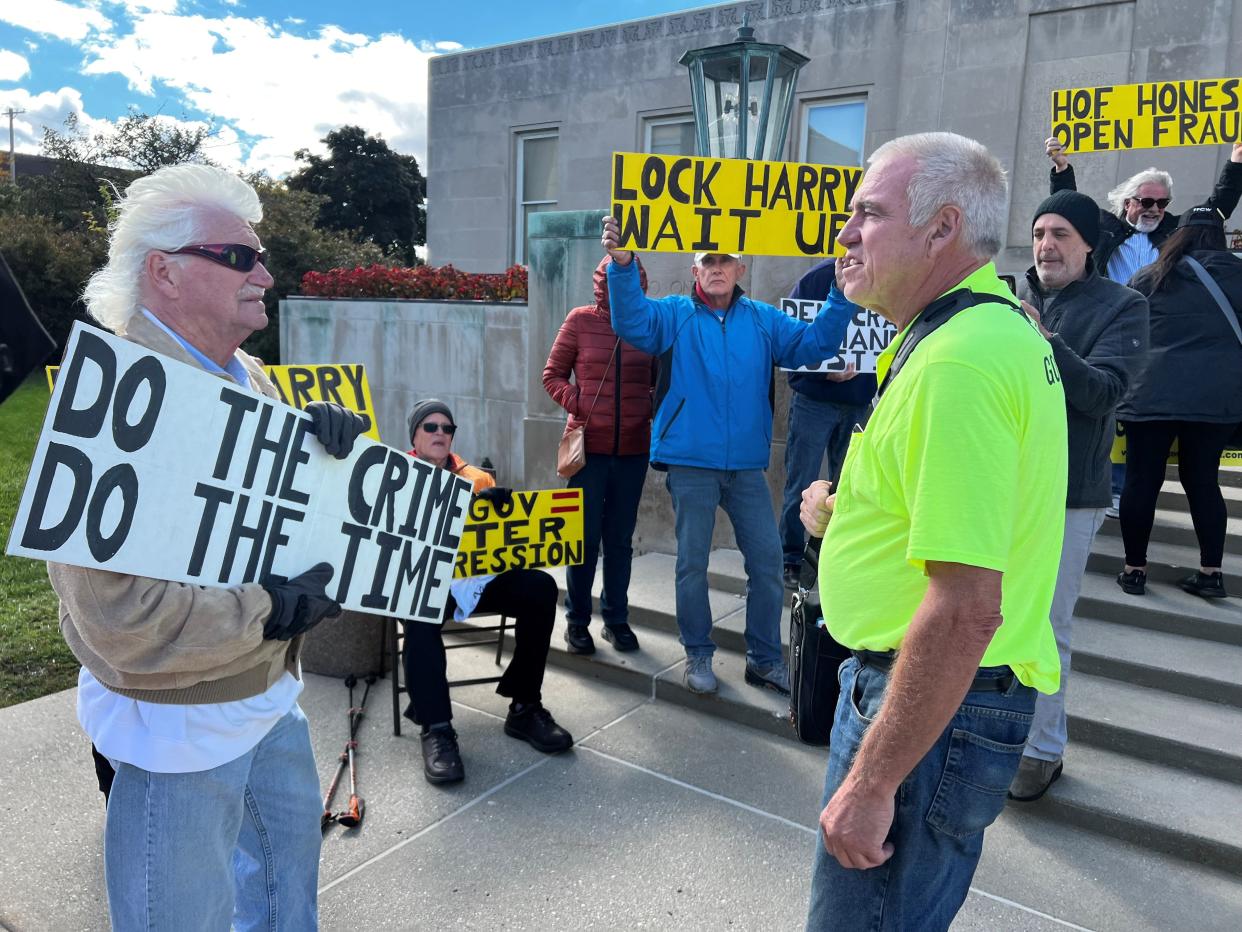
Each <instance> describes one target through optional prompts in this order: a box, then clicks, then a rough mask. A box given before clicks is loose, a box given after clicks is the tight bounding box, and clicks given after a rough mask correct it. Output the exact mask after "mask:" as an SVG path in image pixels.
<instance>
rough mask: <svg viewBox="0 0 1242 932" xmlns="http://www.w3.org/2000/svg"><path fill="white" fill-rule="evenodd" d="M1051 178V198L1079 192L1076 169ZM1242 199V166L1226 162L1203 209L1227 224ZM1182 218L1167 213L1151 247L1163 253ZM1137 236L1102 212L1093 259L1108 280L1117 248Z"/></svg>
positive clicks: (1117, 218)
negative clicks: (1216, 213)
mask: <svg viewBox="0 0 1242 932" xmlns="http://www.w3.org/2000/svg"><path fill="white" fill-rule="evenodd" d="M1049 178H1050V182H1049V185H1048V190H1049V193H1051V194H1056V193H1057V192H1058V191H1077V190H1078V184H1077V182H1076V181H1075V180H1074V166H1073V165H1069V166H1067V167H1066V169H1065V171H1063V172H1059V171H1057V170H1056V169H1055V168H1053V169H1052V170H1051V172H1050V174H1049ZM1239 197H1242V163H1240V162H1226V163H1225V167H1224V168H1222V169H1221V171H1220V177H1219V178H1218V179H1216V187H1215V188H1213V189H1212V194H1211V196H1210V197H1209V198H1208V199H1207V200H1206V201H1204V202H1203V206H1205V207H1215V208H1216V209H1217V210H1219V211H1220V212H1221V213H1222V214H1223V215H1224V217H1225V219H1226V220H1227V219H1229V216H1230V214H1232V213H1233V209H1234V208H1235V207H1237V206H1238V198H1239ZM1180 217H1181V214H1174V213H1170V212H1168V211H1165V214H1164V219H1163V220H1161V221H1160V225H1159V226H1157V227H1156V229H1154V230H1152V232H1151V233H1150V234H1148V236H1149V238H1150V239H1151V244H1152V245H1153V246H1155V247H1156V248H1157V249H1159V248H1160V246H1161V244H1162V243H1164V241H1165V240H1166V239H1168V238H1169V236H1171V235H1172V233H1173V231H1174V230H1176V229H1177V221H1178V219H1179V218H1180ZM1133 233H1134V227H1132V226H1130V224H1129V223H1127V222H1126V220H1125V218H1124V217H1120V216H1118V215H1117V214H1112V213H1109V212H1108V211H1107V210H1105V209H1103V208H1100V238H1099V239H1098V240H1096V242H1095V252H1094V253H1093V255H1094V256H1095V267H1096V269H1098V270H1099V273H1100V274H1101V275H1103V276H1104V277H1105V278H1107V277H1108V260H1109V259H1111V258H1112V257H1113V253H1114V252H1116V251H1117V247H1118V246H1120V245H1121V244H1122V243H1124V242H1125V241H1126V239H1128V238H1129V237H1130V236H1131V235H1132V234H1133Z"/></svg>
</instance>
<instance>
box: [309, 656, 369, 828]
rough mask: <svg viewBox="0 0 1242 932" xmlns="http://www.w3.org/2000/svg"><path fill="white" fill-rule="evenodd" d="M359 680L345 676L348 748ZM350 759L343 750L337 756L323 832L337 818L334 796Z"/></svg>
mask: <svg viewBox="0 0 1242 932" xmlns="http://www.w3.org/2000/svg"><path fill="white" fill-rule="evenodd" d="M357 682H358V678H357V677H356V676H354V675H353V674H352V673H351V674H349V676H347V677H345V685H346V687H348V689H349V712H348V713H347V714H348V715H349V741H348V742H347V743H346V748H348V747H349V745H350V744H352V743H353V740H354V731H355V727H356V726H355V723H354V686H355V685H356V684H357ZM367 688H368V689H370V686H369V685H368V687H367ZM348 760H349V758H348V757H347V756H346V752H345V751H342V752H341V756H340V757H339V758H337V765H336V773H335V774H333V776H332V782H331V783H329V784H328V792H327V793H326V794H325V795H324V798H323V814H322V815H321V816H320V817H319V830H320V831H321V832H326V831H327V830H328V826H329V825H331V824H332V823H333V822H334V821H335V820H336V816H335V815H333V813H332V809H331V806H332V797H334V796H335V795H336V788H337V786H338V785H339V784H340V782H341V775H342V774H343V773H344V772H345V765H346V763H347V762H348Z"/></svg>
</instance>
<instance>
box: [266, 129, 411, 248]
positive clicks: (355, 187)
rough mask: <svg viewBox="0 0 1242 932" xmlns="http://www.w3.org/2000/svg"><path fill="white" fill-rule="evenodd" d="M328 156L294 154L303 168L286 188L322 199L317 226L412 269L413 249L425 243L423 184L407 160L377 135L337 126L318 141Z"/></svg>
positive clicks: (291, 177) (407, 156)
mask: <svg viewBox="0 0 1242 932" xmlns="http://www.w3.org/2000/svg"><path fill="white" fill-rule="evenodd" d="M323 142H324V144H325V145H327V147H328V157H327V158H323V157H321V156H318V155H312V154H311V153H310V152H309V151H308V150H306V149H299V150H298V151H297V152H296V153H294V155H295V157H296V158H297V159H298V161H300V162H305V163H306V165H305V166H304V167H302V168H300V169H299V170H298V171H296V172H294V173H293V174H292V175H290V176H289V182H288V183H289V187H290V188H291V189H293V190H295V191H309V192H311V193H312V194H318V195H321V196H323V197H324V201H323V203H322V204H321V206H320V208H319V220H318V222H319V226H321V227H325V228H327V229H330V230H339V231H342V232H349V233H350V235H352V236H353V237H354V239H355V240H357V241H359V242H364V241H370V242H373V243H375V244H377V245H378V246H380V247H381V248H382V249H383V250H384V253H385V255H388V256H390V257H394V258H398V259H400V260H401V261H402V262H404V263H406V264H408V265H413V264H415V263H416V262H417V258H416V257H415V254H414V247H415V246H421V245H422V244H423V243H424V242H426V223H427V221H426V213H425V211H424V209H423V198H424V197H425V195H426V193H427V185H426V181H425V180H424V179H423V176H422V173H421V172H420V171H419V170H418V160H417V159H415V158H414V156H412V155H401V154H400V153H397V152H393V151H392V149H390V148H389V147H388V143H386V142H385V141H384V140H383V139H382V138H380V137H379V136H368V135H367V134H366V132H365V131H364V130H363V129H362V128H361V127H358V126H342V127H341V128H340V129H338V130H333V131H332V132H330V133H328V135H327V136H325V137H324V138H323Z"/></svg>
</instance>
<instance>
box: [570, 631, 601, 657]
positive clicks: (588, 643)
mask: <svg viewBox="0 0 1242 932" xmlns="http://www.w3.org/2000/svg"><path fill="white" fill-rule="evenodd" d="M565 643H566V644H568V645H569V652H570V653H571V654H593V653H595V639H594V638H592V637H591V629H590V628H588V627H587V626H586V625H574V624H570V625H566V626H565Z"/></svg>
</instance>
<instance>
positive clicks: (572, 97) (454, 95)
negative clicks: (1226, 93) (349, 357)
mask: <svg viewBox="0 0 1242 932" xmlns="http://www.w3.org/2000/svg"><path fill="white" fill-rule="evenodd" d="M690 5H693V4H692V0H687V6H690ZM744 12H748V13H749V14H750V18H751V25H752V26H754V27H755V32H756V37H757V38H758V39H759V40H760V41H764V42H780V43H784V44H786V45H788V46H790V47H791V48H793V49H795V50H797V51H799V52H802V53H804V54H806V55H808V56H810V58H811V61H810V63H809V64H808V65H806V67H805V68H803V70H802V72H801V75H800V77H799V82H798V97H797V103H796V105H795V107H794V115H793V121H794V122H793V125H792V126H791V129H790V132H789V139H788V142H787V147H786V151H785V154H784V158H787V159H794V160H796V159H797V158H798V153H799V143H800V139H799V135H800V133H799V128H800V125H801V124H800V121H801V117H802V112H803V110H804V107H805V106H806V104H807V103H809V102H813V101H816V100H821V99H824V98H830V97H834V96H862V97H865V98H866V102H867V122H866V131H865V147H866V150H867V151H868V152H870V151H873V150H874V149H875V148H876V147H877V146H878V145H880V144H881V143H883V142H885V141H887V140H889V139H892V138H894V137H896V136H900V135H903V134H906V133H914V132H924V131H928V130H952V131H955V132H959V133H964V134H966V135H968V136H972V137H974V138H976V139H978V140H980V141H981V142H983V143H984V144H986V145H987V146H988V148H989V149H990V150H991V151H992V152H993V153H995V154H996V155H997V157H998V158H1000V160H1001V161H1002V163H1003V164H1004V165H1005V166H1006V168H1007V169H1008V170H1009V172H1010V178H1011V184H1012V191H1013V194H1012V202H1011V210H1010V222H1009V230H1008V241H1007V243H1006V248H1005V249H1004V250H1003V252H1002V254H1001V256H1000V257H999V260H998V262H999V265H1000V267H1001V271H1002V272H1007V273H1021V272H1022V271H1023V270H1025V268H1026V267H1027V266H1029V265H1030V262H1031V256H1030V225H1029V224H1030V217H1031V214H1032V213H1033V211H1034V208H1035V206H1036V205H1037V204H1038V202H1039V201H1040V200H1041V199H1042V198H1043V197H1044V196H1045V195H1046V193H1047V189H1048V168H1049V162H1048V160H1047V158H1046V157H1045V155H1044V152H1043V140H1044V138H1045V137H1046V136H1047V135H1048V132H1049V125H1050V112H1049V108H1050V93H1051V91H1052V89H1053V88H1054V87H1082V86H1091V85H1095V84H1105V83H1114V82H1118V83H1126V82H1137V81H1149V80H1167V79H1173V78H1205V77H1218V76H1228V75H1235V74H1239V73H1242V3H1239V2H1234V0H750V2H744V3H728V4H721V5H717V6H709V7H700V8H698V9H692V10H687V11H685V12H681V13H675V14H670V15H668V16H660V17H651V18H647V19H641V20H636V21H633V22H627V23H619V24H617V25H612V26H602V27H600V28H597V29H591V30H585V31H582V32H576V33H567V34H564V35H557V36H548V37H543V38H537V39H532V40H530V41H527V42H517V43H512V44H509V45H503V46H496V47H493V48H483V49H473V50H470V51H463V52H458V53H453V54H449V55H444V56H439V57H436V58H433V59H431V60H430V62H429V66H428V67H429V70H430V77H429V107H428V151H427V164H428V172H427V177H428V224H427V226H428V235H429V239H428V250H429V254H430V257H431V261H433V262H435V263H437V264H438V263H444V262H452V263H453V264H454V265H456V266H458V267H459V268H464V269H471V270H487V269H495V268H503V267H504V266H505V265H506V264H508V262H509V260H510V258H511V256H512V254H513V252H512V250H513V240H514V237H515V219H514V218H515V210H516V207H515V203H514V197H515V195H514V192H515V171H516V158H517V154H516V139H517V135H518V134H519V133H522V132H524V131H527V130H535V129H555V130H556V131H557V133H558V135H559V140H560V143H559V154H558V158H559V165H558V178H559V182H560V192H559V202H558V204H557V207H556V209H557V210H560V211H578V210H591V209H599V208H603V207H606V206H607V198H608V184H609V177H610V166H611V162H610V158H609V156H610V153H612V152H613V151H642V149H643V145H644V136H643V127H644V120H645V119H646V118H647V117H649V116H653V115H662V114H668V113H688V112H689V110H690V89H689V80H688V78H687V74H686V69H685V68H684V67H682V66H680V65H678V64H677V60H678V58H679V57H680V55H681V54H682V52H684V51H686V50H687V49H690V48H699V47H703V46H709V45H714V44H718V43H723V42H728V41H732V39H733V38H734V36H735V34H736V27H737V26H738V25H739V24H740V22H741V17H742V14H743V13H744ZM1228 154H1229V149H1228V146H1207V147H1197V148H1185V149H1163V150H1159V151H1151V150H1146V151H1143V150H1140V151H1133V152H1122V153H1112V154H1110V153H1097V154H1092V155H1083V156H1079V157H1077V158H1075V159H1074V165H1075V168H1076V172H1077V174H1078V178H1079V183H1080V186H1081V190H1083V191H1084V192H1086V193H1089V194H1091V195H1092V196H1094V197H1096V198H1097V199H1099V200H1103V198H1104V196H1105V194H1106V193H1107V191H1108V190H1109V189H1110V188H1111V187H1113V185H1115V184H1116V183H1117V182H1118V181H1120V180H1122V179H1124V178H1126V177H1129V176H1130V175H1131V174H1133V173H1134V172H1136V171H1138V170H1140V169H1143V168H1146V167H1148V166H1149V165H1151V164H1153V163H1154V164H1156V165H1158V166H1159V167H1161V168H1166V169H1167V170H1169V171H1170V172H1172V174H1173V177H1174V180H1175V182H1176V191H1175V199H1174V207H1173V209H1174V210H1179V209H1181V208H1184V207H1186V206H1189V205H1191V204H1195V203H1198V202H1199V201H1201V200H1202V199H1203V198H1204V197H1206V196H1207V194H1208V193H1209V192H1210V191H1211V188H1212V183H1213V181H1214V179H1215V177H1216V175H1217V174H1218V173H1219V171H1220V167H1221V165H1222V164H1223V162H1224V161H1225V160H1226V159H1227V158H1228ZM809 264H810V263H809V262H808V261H807V260H798V259H780V258H759V259H756V260H755V261H754V262H753V263H752V268H751V271H750V275H749V276H748V281H747V282H746V283H745V284H746V286H747V287H748V289H749V290H750V292H751V293H752V294H753V295H755V296H756V297H759V298H762V299H764V300H772V299H773V298H775V297H776V296H778V295H779V294H782V293H784V292H786V291H787V290H788V289H789V286H790V285H791V284H792V282H793V281H794V280H795V279H796V278H797V277H798V275H799V274H800V273H801V272H802V271H803V270H805V269H806V268H807V267H808V266H809ZM688 266H689V262H688V261H687V258H686V257H684V256H668V255H665V256H658V257H657V256H652V257H651V261H650V262H648V274H649V275H650V277H651V280H652V292H653V293H654V294H670V293H677V292H684V291H685V290H686V288H687V287H688V281H689V279H688V275H687V268H688Z"/></svg>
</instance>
